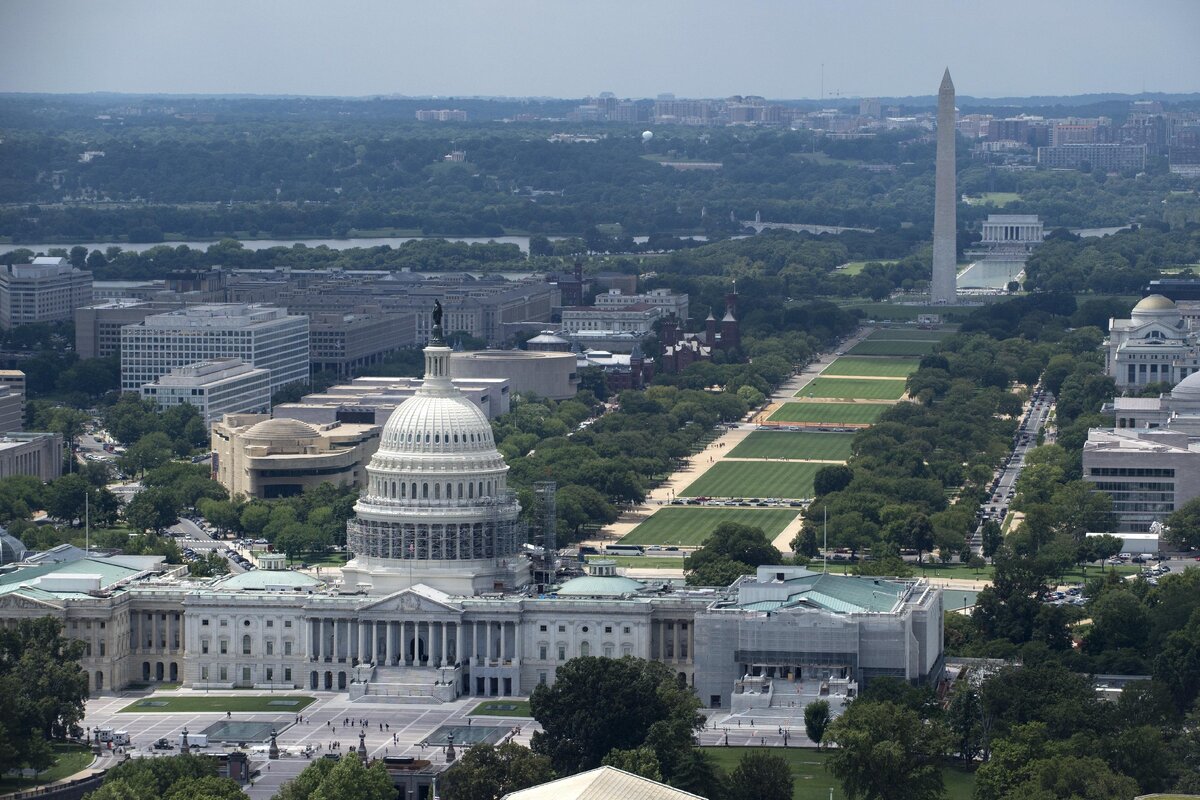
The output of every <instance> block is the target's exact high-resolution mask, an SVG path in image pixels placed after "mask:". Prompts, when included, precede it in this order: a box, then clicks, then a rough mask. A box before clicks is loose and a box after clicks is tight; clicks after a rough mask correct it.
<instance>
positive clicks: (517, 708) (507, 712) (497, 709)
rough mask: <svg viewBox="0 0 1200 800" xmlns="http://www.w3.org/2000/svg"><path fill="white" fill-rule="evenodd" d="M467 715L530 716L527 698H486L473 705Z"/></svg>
mask: <svg viewBox="0 0 1200 800" xmlns="http://www.w3.org/2000/svg"><path fill="white" fill-rule="evenodd" d="M467 716H468V717H532V716H533V715H532V714H530V713H529V701H528V700H488V701H486V702H483V703H480V704H479V705H477V706H475V708H474V710H472V711H471V712H469V713H468V714H467Z"/></svg>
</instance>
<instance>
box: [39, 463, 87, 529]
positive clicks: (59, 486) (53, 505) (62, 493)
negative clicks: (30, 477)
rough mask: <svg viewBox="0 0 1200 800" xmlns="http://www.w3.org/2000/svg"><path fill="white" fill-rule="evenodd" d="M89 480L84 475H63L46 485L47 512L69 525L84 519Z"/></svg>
mask: <svg viewBox="0 0 1200 800" xmlns="http://www.w3.org/2000/svg"><path fill="white" fill-rule="evenodd" d="M88 489H89V486H88V482H87V479H86V478H84V477H83V476H82V475H63V476H62V477H61V478H56V479H55V480H53V481H51V482H50V483H49V484H47V486H46V512H47V513H48V514H49V515H50V516H52V517H55V518H56V519H60V520H62V521H63V522H65V523H67V524H68V525H74V524H75V520H76V519H78V520H80V521H82V520H83V516H84V502H85V500H84V498H86V497H87V496H88Z"/></svg>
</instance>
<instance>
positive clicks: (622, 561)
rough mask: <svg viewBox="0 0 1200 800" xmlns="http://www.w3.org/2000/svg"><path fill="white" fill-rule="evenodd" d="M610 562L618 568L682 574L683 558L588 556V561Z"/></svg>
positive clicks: (675, 556) (671, 556) (679, 556)
mask: <svg viewBox="0 0 1200 800" xmlns="http://www.w3.org/2000/svg"><path fill="white" fill-rule="evenodd" d="M597 559H599V560H601V561H612V562H614V563H615V564H616V565H617V566H618V567H633V568H634V569H673V570H676V571H677V572H678V573H679V574H680V575H682V574H683V556H682V555H670V556H588V561H596V560H597Z"/></svg>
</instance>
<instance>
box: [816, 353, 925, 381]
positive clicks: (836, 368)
mask: <svg viewBox="0 0 1200 800" xmlns="http://www.w3.org/2000/svg"><path fill="white" fill-rule="evenodd" d="M920 363H921V361H920V359H917V358H855V357H853V356H849V357H848V356H843V357H842V358H839V359H837V360H835V361H834V362H833V363H832V364H830V365H829V366H828V367H826V368H825V369H824V370H823V371H822V372H821V374H822V375H864V376H867V377H871V378H907V377H908V376H909V375H911V374H912V373H914V372H916V371H917V367H918V366H919V365H920Z"/></svg>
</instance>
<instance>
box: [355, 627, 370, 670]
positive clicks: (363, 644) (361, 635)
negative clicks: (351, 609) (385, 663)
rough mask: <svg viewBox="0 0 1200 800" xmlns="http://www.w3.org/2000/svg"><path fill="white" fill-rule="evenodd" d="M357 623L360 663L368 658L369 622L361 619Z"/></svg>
mask: <svg viewBox="0 0 1200 800" xmlns="http://www.w3.org/2000/svg"><path fill="white" fill-rule="evenodd" d="M355 624H356V625H358V663H360V664H362V663H364V662H366V660H367V658H366V653H367V624H366V623H365V622H363V621H362V620H361V619H360V620H359V621H358V622H357V623H355Z"/></svg>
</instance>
